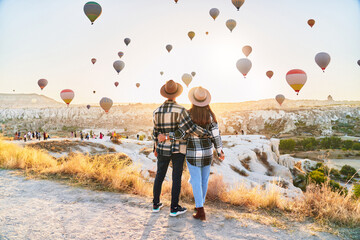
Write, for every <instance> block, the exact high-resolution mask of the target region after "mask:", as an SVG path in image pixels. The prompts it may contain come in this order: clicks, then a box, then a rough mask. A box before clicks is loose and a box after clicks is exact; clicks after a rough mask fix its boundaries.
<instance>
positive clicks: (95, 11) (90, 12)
mask: <svg viewBox="0 0 360 240" xmlns="http://www.w3.org/2000/svg"><path fill="white" fill-rule="evenodd" d="M101 11H102V9H101V6H100V5H99V4H98V3H96V2H87V3H86V4H85V6H84V12H85V15H86V16H87V17H88V18H89V20H90V21H91V24H94V22H95V20H96V19H97V18H98V17H99V16H100V15H101Z"/></svg>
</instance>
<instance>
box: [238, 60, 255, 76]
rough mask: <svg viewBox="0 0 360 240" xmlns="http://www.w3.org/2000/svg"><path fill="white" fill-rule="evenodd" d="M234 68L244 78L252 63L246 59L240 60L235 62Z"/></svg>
mask: <svg viewBox="0 0 360 240" xmlns="http://www.w3.org/2000/svg"><path fill="white" fill-rule="evenodd" d="M236 67H237V69H238V70H239V71H240V72H241V73H242V74H243V75H244V77H246V75H247V74H248V73H249V71H250V69H251V67H252V63H251V61H250V60H249V59H247V58H241V59H239V60H238V61H237V63H236Z"/></svg>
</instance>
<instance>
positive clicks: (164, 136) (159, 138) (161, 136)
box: [158, 133, 166, 142]
mask: <svg viewBox="0 0 360 240" xmlns="http://www.w3.org/2000/svg"><path fill="white" fill-rule="evenodd" d="M158 141H159V142H165V141H166V135H164V134H162V133H160V134H159V135H158Z"/></svg>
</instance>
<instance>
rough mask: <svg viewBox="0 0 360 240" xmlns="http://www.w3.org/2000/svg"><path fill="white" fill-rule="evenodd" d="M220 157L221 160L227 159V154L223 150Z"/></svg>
mask: <svg viewBox="0 0 360 240" xmlns="http://www.w3.org/2000/svg"><path fill="white" fill-rule="evenodd" d="M219 158H220V160H221V161H224V160H225V154H224V152H223V151H221V153H220V156H219Z"/></svg>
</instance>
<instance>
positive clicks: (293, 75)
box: [286, 69, 307, 95]
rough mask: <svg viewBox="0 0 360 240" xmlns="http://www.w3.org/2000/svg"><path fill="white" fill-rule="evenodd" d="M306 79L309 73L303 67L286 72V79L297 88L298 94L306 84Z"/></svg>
mask: <svg viewBox="0 0 360 240" xmlns="http://www.w3.org/2000/svg"><path fill="white" fill-rule="evenodd" d="M306 80H307V75H306V73H305V72H304V71H303V70H301V69H293V70H290V71H289V72H288V73H287V74H286V81H287V83H288V84H289V85H290V86H291V87H292V88H293V89H294V90H295V92H296V95H299V92H300V90H301V89H302V87H303V86H304V85H305V83H306Z"/></svg>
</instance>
